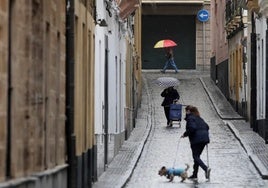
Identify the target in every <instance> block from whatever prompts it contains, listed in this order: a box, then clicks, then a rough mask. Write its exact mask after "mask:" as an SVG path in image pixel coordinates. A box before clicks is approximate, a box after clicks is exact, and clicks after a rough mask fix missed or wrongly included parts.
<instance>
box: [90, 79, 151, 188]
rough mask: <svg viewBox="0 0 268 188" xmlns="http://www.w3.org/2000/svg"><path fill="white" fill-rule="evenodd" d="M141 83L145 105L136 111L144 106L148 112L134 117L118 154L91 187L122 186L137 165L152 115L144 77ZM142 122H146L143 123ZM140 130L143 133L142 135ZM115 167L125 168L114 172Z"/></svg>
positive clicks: (115, 187)
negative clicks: (133, 126)
mask: <svg viewBox="0 0 268 188" xmlns="http://www.w3.org/2000/svg"><path fill="white" fill-rule="evenodd" d="M143 83H144V90H145V93H144V94H143V95H144V96H145V97H147V98H146V105H142V106H141V107H140V108H139V109H138V111H140V110H144V109H143V108H146V110H144V111H145V112H148V113H147V114H146V117H145V118H144V119H136V123H137V124H136V126H135V128H134V129H133V131H132V132H131V135H130V136H129V138H128V140H125V141H124V143H123V145H122V146H121V149H120V150H119V152H118V154H117V155H116V157H115V158H114V159H113V161H112V162H111V163H110V164H109V165H108V169H107V170H106V171H105V172H103V173H102V175H101V176H100V177H99V179H98V181H97V182H95V183H94V184H93V188H110V187H113V188H122V187H124V186H125V185H126V184H127V183H128V181H129V179H130V178H131V176H132V174H133V171H134V169H135V166H136V165H137V163H138V161H139V159H140V157H141V154H142V151H143V149H144V146H145V144H146V142H147V140H148V137H149V135H150V132H151V129H152V116H153V110H152V102H151V96H150V94H149V89H148V86H147V82H146V80H145V79H144V77H143ZM142 100H143V99H142ZM144 122H146V123H145V124H143V123H144ZM138 127H140V128H138ZM141 132H142V134H143V136H142V137H141ZM137 138H139V139H137ZM133 145H134V146H133ZM124 146H126V147H124ZM128 146H132V148H128ZM135 146H136V148H135ZM132 150H134V152H132ZM120 156H121V157H123V158H124V159H125V160H126V159H128V164H127V167H126V164H125V163H121V162H118V161H121V160H120ZM118 158H119V160H118ZM116 169H117V170H118V169H125V170H122V171H121V173H119V174H116V173H115V171H117V170H116Z"/></svg>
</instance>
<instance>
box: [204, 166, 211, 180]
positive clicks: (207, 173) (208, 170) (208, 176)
mask: <svg viewBox="0 0 268 188" xmlns="http://www.w3.org/2000/svg"><path fill="white" fill-rule="evenodd" d="M210 171H211V168H208V169H207V171H206V174H205V176H206V179H208V180H209V179H210Z"/></svg>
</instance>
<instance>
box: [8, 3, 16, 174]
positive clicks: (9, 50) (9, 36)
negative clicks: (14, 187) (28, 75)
mask: <svg viewBox="0 0 268 188" xmlns="http://www.w3.org/2000/svg"><path fill="white" fill-rule="evenodd" d="M13 3H14V1H10V2H9V7H8V9H9V10H8V65H7V66H8V73H7V74H8V75H7V77H8V78H7V79H8V80H7V87H8V91H7V92H8V93H7V144H6V147H7V152H6V177H7V179H9V178H10V177H11V120H12V118H11V95H12V85H11V84H12V80H11V78H12V77H11V70H12V67H11V66H12V64H11V53H12V52H11V49H12V47H11V33H12V32H11V29H12V5H13Z"/></svg>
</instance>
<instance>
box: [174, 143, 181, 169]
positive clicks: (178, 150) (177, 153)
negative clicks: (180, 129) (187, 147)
mask: <svg viewBox="0 0 268 188" xmlns="http://www.w3.org/2000/svg"><path fill="white" fill-rule="evenodd" d="M180 141H181V138H179V140H178V144H177V150H176V155H175V160H174V163H173V168H174V167H175V164H176V159H177V155H178V151H179V146H180Z"/></svg>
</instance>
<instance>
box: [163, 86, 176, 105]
mask: <svg viewBox="0 0 268 188" xmlns="http://www.w3.org/2000/svg"><path fill="white" fill-rule="evenodd" d="M161 96H162V97H165V98H164V100H163V102H162V104H161V105H162V106H169V105H170V104H172V103H173V101H174V100H175V99H178V100H179V99H180V95H179V93H178V91H177V90H176V89H174V88H173V87H169V88H166V89H164V91H162V93H161Z"/></svg>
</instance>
